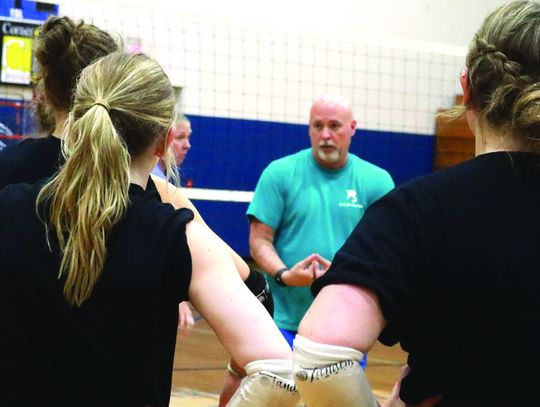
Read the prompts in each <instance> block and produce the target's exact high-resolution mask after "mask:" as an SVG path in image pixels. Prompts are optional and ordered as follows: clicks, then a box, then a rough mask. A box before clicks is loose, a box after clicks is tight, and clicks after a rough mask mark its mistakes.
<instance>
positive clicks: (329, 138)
mask: <svg viewBox="0 0 540 407" xmlns="http://www.w3.org/2000/svg"><path fill="white" fill-rule="evenodd" d="M355 128H356V121H354V120H353V118H352V113H351V110H350V108H348V107H346V106H344V105H341V104H339V103H327V102H324V101H317V102H315V103H314V104H313V106H312V107H311V112H310V116H309V138H310V139H311V149H312V153H313V158H315V160H316V161H317V162H318V163H319V164H320V165H322V166H323V167H326V168H330V169H338V168H341V167H343V166H344V165H345V164H346V163H347V155H348V152H349V146H350V145H351V137H352V136H353V135H354V130H355Z"/></svg>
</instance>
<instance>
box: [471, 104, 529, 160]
mask: <svg viewBox="0 0 540 407" xmlns="http://www.w3.org/2000/svg"><path fill="white" fill-rule="evenodd" d="M467 121H468V123H469V126H470V128H471V130H472V132H473V133H474V137H475V140H474V147H475V155H476V156H479V155H482V154H489V153H496V152H502V151H517V152H519V151H521V152H530V151H532V150H531V148H530V147H529V146H528V145H527V143H526V142H524V141H523V140H522V139H521V138H520V137H518V136H515V135H513V134H511V133H506V132H504V131H500V130H497V129H495V128H494V127H493V126H491V125H490V124H489V123H487V122H486V121H485V120H482V119H479V118H478V116H477V115H476V114H472V115H471V114H469V113H468V114H467Z"/></svg>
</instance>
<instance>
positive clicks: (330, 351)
mask: <svg viewBox="0 0 540 407" xmlns="http://www.w3.org/2000/svg"><path fill="white" fill-rule="evenodd" d="M362 356H363V354H362V352H359V351H357V350H355V349H352V348H346V347H343V346H333V345H325V344H322V343H317V342H313V341H311V340H309V339H307V338H304V337H302V336H300V335H296V338H295V339H294V381H295V382H296V387H297V388H298V392H299V393H300V397H301V398H302V401H303V402H304V403H306V406H307V407H334V406H336V407H337V406H339V407H341V406H343V407H345V406H347V407H376V406H378V403H377V400H376V399H375V396H374V395H373V393H372V391H371V387H370V385H369V383H368V381H367V378H366V375H365V374H364V371H363V370H362V368H361V367H360V363H359V361H360V360H361V359H362Z"/></svg>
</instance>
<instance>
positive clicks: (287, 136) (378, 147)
mask: <svg viewBox="0 0 540 407" xmlns="http://www.w3.org/2000/svg"><path fill="white" fill-rule="evenodd" d="M189 118H190V120H191V125H192V129H193V136H192V139H191V144H192V148H191V150H190V152H189V154H188V157H187V159H186V160H185V162H184V164H183V165H182V169H181V177H182V180H183V184H185V183H186V182H187V181H188V180H191V182H192V184H193V186H194V187H196V188H211V189H233V190H243V191H253V190H254V189H255V185H256V184H257V181H258V179H259V176H260V174H261V172H262V171H263V169H264V168H265V167H266V166H267V165H268V164H269V163H270V162H271V161H272V160H275V159H277V158H280V157H283V156H285V155H287V154H292V153H294V152H296V151H298V150H300V149H303V148H307V147H309V146H310V142H309V135H308V126H307V125H299V124H285V123H275V122H266V121H257V120H242V119H225V118H219V117H205V116H194V115H190V116H189ZM434 142H435V138H434V137H431V136H424V135H416V134H410V133H396V132H383V131H373V130H358V131H357V132H356V135H355V136H354V137H353V141H352V144H351V152H353V153H355V154H357V155H358V156H360V157H362V158H363V159H365V160H367V161H370V162H372V163H374V164H377V165H379V166H380V167H382V168H384V169H386V170H387V171H388V172H389V173H390V174H391V175H392V178H393V179H394V181H395V183H396V184H400V183H403V182H405V181H408V180H410V179H412V178H414V177H416V176H419V175H422V174H426V173H429V172H431V171H432V170H433V151H434ZM195 205H196V206H197V208H198V209H199V211H200V212H201V214H202V216H203V217H204V218H205V220H206V222H207V223H208V224H209V225H210V227H211V228H212V229H214V231H215V232H216V233H218V235H220V236H221V237H222V239H224V240H225V241H226V242H227V243H228V244H229V245H230V246H231V247H232V248H233V249H235V250H236V251H237V252H238V253H239V254H240V255H242V256H248V255H249V247H248V230H249V228H248V222H247V219H246V217H245V211H246V209H247V204H245V203H230V202H211V201H202V200H201V201H195Z"/></svg>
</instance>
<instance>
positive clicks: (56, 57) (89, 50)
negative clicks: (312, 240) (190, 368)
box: [0, 16, 273, 377]
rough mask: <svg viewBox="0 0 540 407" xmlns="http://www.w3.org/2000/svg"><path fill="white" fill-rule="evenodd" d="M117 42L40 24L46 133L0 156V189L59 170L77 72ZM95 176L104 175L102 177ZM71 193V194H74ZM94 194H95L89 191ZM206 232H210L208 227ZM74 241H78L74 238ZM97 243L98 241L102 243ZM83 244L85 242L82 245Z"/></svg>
mask: <svg viewBox="0 0 540 407" xmlns="http://www.w3.org/2000/svg"><path fill="white" fill-rule="evenodd" d="M120 42H121V41H120V40H119V39H115V38H113V37H112V36H111V35H110V34H108V33H107V32H105V31H103V30H101V29H100V28H98V27H96V26H95V25H93V24H88V23H85V22H83V21H80V22H76V21H73V20H72V19H70V18H69V17H56V16H52V17H50V18H49V19H48V20H47V21H46V22H45V24H43V26H42V27H41V28H40V32H39V36H38V38H37V48H36V60H37V62H38V68H39V69H38V71H37V75H36V78H35V83H34V91H35V93H36V100H35V105H36V116H37V118H38V122H39V124H41V126H42V129H41V130H42V131H43V132H45V133H46V134H48V136H46V137H39V138H30V137H29V138H26V139H25V140H23V141H22V142H21V143H19V144H15V145H10V146H8V147H6V148H5V149H4V150H2V151H1V152H0V189H2V187H4V186H6V185H9V184H16V183H19V182H26V183H35V182H37V181H39V180H42V179H44V178H48V177H51V176H52V175H53V174H54V173H55V172H56V171H57V170H58V168H59V166H60V164H61V163H62V161H63V158H62V157H61V155H62V154H61V151H60V150H61V139H62V137H63V134H65V132H64V127H65V125H66V121H67V118H68V112H69V111H70V110H71V108H72V105H73V100H74V95H73V91H74V89H75V84H76V81H77V78H78V77H79V76H80V74H81V71H82V70H83V69H84V68H85V67H86V66H88V65H89V64H91V63H92V62H94V61H95V60H97V59H99V58H101V57H103V56H105V55H108V54H110V53H112V52H115V51H118V50H119V49H120V48H121V44H120ZM144 98H146V95H143V97H142V99H141V100H144ZM106 103H107V102H106ZM106 103H105V104H104V106H105V107H107V104H106ZM102 107H103V106H102ZM103 142H105V140H103ZM161 146H162V147H161V148H160V151H159V152H158V153H159V155H160V156H162V157H163V162H165V163H169V165H168V167H169V172H168V174H171V176H172V179H173V180H178V173H177V169H176V166H175V165H170V164H171V163H172V162H173V155H172V152H171V151H170V149H168V148H167V145H166V137H162V138H161ZM76 147H77V146H76ZM65 148H67V149H69V148H71V147H69V146H67V144H66V147H65ZM89 151H93V150H89ZM87 152H88V151H86V150H84V148H83V149H79V151H78V156H79V157H81V159H82V161H81V163H78V164H77V165H80V166H81V168H86V169H87V170H88V171H91V169H90V167H91V165H90V162H89V161H88V159H87V157H86V153H87ZM74 165H75V164H74ZM116 165H118V163H116ZM101 171H107V170H101ZM98 174H99V175H104V174H103V173H102V172H99V173H98ZM64 182H65V180H64ZM82 185H84V182H83V181H82V180H81V183H80V184H79V186H82ZM114 187H115V188H116V187H117V186H116V185H115V186H114ZM151 187H152V188H154V187H155V188H156V189H157V191H158V192H159V195H160V198H161V200H162V201H163V202H169V203H172V204H173V205H174V206H175V207H176V208H183V207H186V208H189V209H191V210H192V211H193V213H194V216H195V221H197V222H198V223H200V224H202V225H204V226H205V227H207V225H206V223H205V222H204V220H203V218H202V217H201V215H200V214H199V212H198V211H197V209H196V208H195V207H194V205H193V204H192V203H191V201H190V200H189V199H187V198H186V197H185V196H184V195H183V194H182V192H181V190H180V189H179V188H177V187H175V186H173V185H171V184H170V183H168V182H166V181H164V180H162V179H160V178H159V177H156V176H152V179H151ZM70 192H71V193H73V194H75V191H70ZM94 192H96V191H95V190H94ZM74 197H75V195H72V196H71V198H74ZM84 198H85V200H86V201H85V202H86V203H85V204H86V205H90V203H91V202H92V199H93V197H92V196H90V193H88V194H86V195H85V196H84ZM94 198H95V197H94ZM87 209H88V210H89V211H91V210H92V208H91V207H90V206H88V208H87ZM117 215H118V214H117ZM70 221H71V222H73V223H76V220H75V219H71V220H70ZM89 226H90V225H86V224H82V225H80V226H77V227H76V228H75V229H74V230H79V231H80V230H81V229H78V228H86V227H89ZM94 226H96V225H94ZM100 227H104V228H105V229H106V228H107V226H106V225H101V226H100ZM208 230H209V231H210V229H209V228H208ZM216 237H217V236H216ZM73 239H78V238H76V237H73ZM96 239H98V240H102V238H96ZM73 241H74V240H69V239H67V240H66V241H65V242H64V240H63V238H61V239H60V240H59V242H60V243H65V244H66V245H67V249H68V250H67V252H68V253H70V256H71V255H73V256H74V257H69V259H70V260H69V261H70V262H71V261H73V262H75V263H67V262H66V263H64V264H63V266H62V269H63V270H64V271H67V268H69V267H71V265H74V266H75V269H77V268H78V266H76V263H77V259H83V258H84V257H85V254H84V252H85V251H84V246H83V247H81V248H77V247H76V246H73V245H72V243H71V242H73ZM79 241H80V239H79ZM86 243H88V242H86V241H85V244H86ZM227 251H228V252H229V255H230V256H231V258H232V260H233V261H234V263H235V267H236V269H237V271H238V273H239V274H240V276H241V278H242V280H243V281H245V283H246V285H247V286H248V288H249V289H250V290H251V292H252V293H253V294H255V295H257V296H258V297H259V298H261V300H262V301H263V304H264V305H265V307H266V308H267V309H268V310H269V312H270V313H272V311H273V301H272V296H271V293H270V291H269V288H268V285H267V284H266V282H265V280H264V278H263V277H262V275H261V274H260V273H258V272H256V271H255V270H250V268H249V267H248V265H247V264H246V262H245V261H244V260H242V258H241V257H240V256H239V255H238V254H237V253H235V252H234V251H233V250H232V249H231V248H230V247H228V246H227ZM66 261H68V258H66ZM96 261H97V262H100V261H102V259H101V260H98V259H92V264H97V263H95V262H96ZM75 269H74V270H75ZM76 273H77V272H76V271H73V272H72V274H71V275H72V276H75V274H76ZM70 281H71V280H70ZM88 284H89V282H88V281H87V282H85V283H84V286H85V287H86V286H87V285H88ZM79 289H81V287H79ZM83 292H86V289H83V290H82V291H81V292H78V293H77V294H75V293H72V294H73V297H72V298H73V300H74V298H75V297H77V298H79V300H80V299H81V298H83V297H84V296H85V294H84V293H83ZM70 296H71V295H70ZM77 301H78V300H77ZM184 309H186V308H184ZM188 309H189V308H188ZM189 316H190V315H189V314H188V315H184V313H181V321H180V326H181V327H184V326H188V329H189V325H188V321H189V320H190V318H189ZM231 377H232V376H231Z"/></svg>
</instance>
